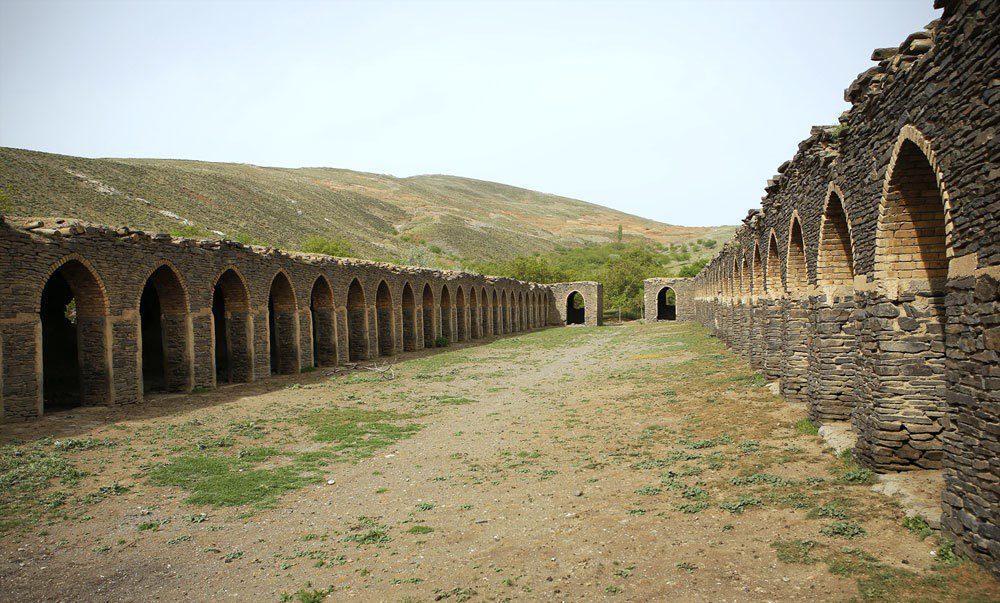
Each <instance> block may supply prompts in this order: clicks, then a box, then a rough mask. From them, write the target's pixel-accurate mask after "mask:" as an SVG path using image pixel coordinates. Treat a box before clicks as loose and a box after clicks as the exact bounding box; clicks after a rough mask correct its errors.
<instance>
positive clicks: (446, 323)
mask: <svg viewBox="0 0 1000 603" xmlns="http://www.w3.org/2000/svg"><path fill="white" fill-rule="evenodd" d="M451 325H452V323H451V292H450V291H448V285H447V284H445V285H441V337H444V338H445V339H447V340H448V341H449V342H452V341H455V336H454V334H453V333H452V328H451Z"/></svg>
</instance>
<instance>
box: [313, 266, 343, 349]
mask: <svg viewBox="0 0 1000 603" xmlns="http://www.w3.org/2000/svg"><path fill="white" fill-rule="evenodd" d="M309 314H310V319H311V320H310V323H311V324H312V351H313V354H312V357H313V366H330V365H334V364H337V314H336V308H335V304H334V302H333V287H331V286H330V281H328V280H327V279H326V277H325V276H323V275H322V274H321V275H319V276H317V277H316V280H315V281H313V286H312V291H311V292H310V293H309Z"/></svg>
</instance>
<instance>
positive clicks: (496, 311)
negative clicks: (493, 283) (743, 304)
mask: <svg viewBox="0 0 1000 603" xmlns="http://www.w3.org/2000/svg"><path fill="white" fill-rule="evenodd" d="M491 308H492V310H493V334H494V335H500V334H502V333H503V319H502V318H501V316H500V312H501V308H500V294H499V293H497V290H496V288H494V289H493V304H492V305H491Z"/></svg>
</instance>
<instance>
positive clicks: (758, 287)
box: [751, 241, 764, 297]
mask: <svg viewBox="0 0 1000 603" xmlns="http://www.w3.org/2000/svg"><path fill="white" fill-rule="evenodd" d="M751 288H752V292H753V296H754V297H759V296H761V295H763V293H764V263H763V262H762V261H761V257H760V245H758V244H757V242H756V241H754V244H753V279H752V281H751Z"/></svg>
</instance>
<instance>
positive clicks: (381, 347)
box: [375, 281, 396, 356]
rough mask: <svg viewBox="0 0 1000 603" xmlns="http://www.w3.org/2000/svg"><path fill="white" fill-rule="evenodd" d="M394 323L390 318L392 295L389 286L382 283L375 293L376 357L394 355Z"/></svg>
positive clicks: (391, 317)
mask: <svg viewBox="0 0 1000 603" xmlns="http://www.w3.org/2000/svg"><path fill="white" fill-rule="evenodd" d="M395 325H396V321H394V320H393V316H392V294H391V293H389V285H387V284H385V281H382V282H380V283H379V284H378V290H377V291H376V292H375V330H376V331H378V355H379V356H392V355H393V354H395V353H396V346H395V341H396V337H395V332H394V331H395Z"/></svg>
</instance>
